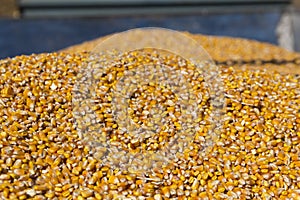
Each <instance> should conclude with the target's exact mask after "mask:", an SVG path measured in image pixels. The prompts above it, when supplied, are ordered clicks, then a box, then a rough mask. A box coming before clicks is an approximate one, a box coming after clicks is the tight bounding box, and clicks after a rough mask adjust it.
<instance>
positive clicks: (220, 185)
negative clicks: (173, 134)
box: [0, 38, 300, 199]
mask: <svg viewBox="0 0 300 200" xmlns="http://www.w3.org/2000/svg"><path fill="white" fill-rule="evenodd" d="M224 41H226V38H225V39H224ZM214 42H215V40H214V39H210V40H209V42H207V44H211V43H213V45H212V46H214V47H217V48H219V46H223V45H224V44H223V43H214ZM253 45H254V46H255V49H254V50H255V51H249V52H252V53H249V52H247V51H246V52H245V50H246V49H247V48H241V47H239V48H234V49H233V50H231V51H234V52H233V54H234V55H237V56H239V57H241V58H245V59H247V58H249V59H253V58H255V56H261V55H260V53H261V52H260V49H263V48H264V47H263V46H261V44H256V43H255V44H253ZM204 46H205V45H204ZM233 46H234V45H233ZM227 47H229V48H232V45H227ZM223 49H226V48H223ZM210 51H211V52H212V53H211V55H212V56H213V57H214V59H219V60H222V59H226V58H224V57H222V56H224V52H223V50H222V52H223V53H220V52H218V50H215V51H213V49H212V48H211V50H210ZM217 52H218V53H217ZM268 52H269V51H268ZM271 52H272V50H271ZM274 52H277V53H274V54H276V55H274V57H276V56H285V57H287V58H289V57H290V54H287V53H284V52H282V51H281V50H278V49H276V50H274ZM225 54H226V53H225ZM262 55H265V56H266V57H270V56H272V53H268V54H263V53H262ZM87 56H88V54H85V53H81V54H65V53H52V54H40V55H31V56H19V57H16V58H12V59H5V60H1V61H0V71H1V74H0V91H1V93H0V116H1V117H0V122H1V124H0V137H1V140H0V147H1V148H0V149H1V150H0V152H1V155H0V156H1V157H0V158H1V159H0V199H9V198H14V199H18V198H19V199H28V198H30V197H31V196H32V198H35V199H43V197H46V198H49V199H54V198H58V199H60V198H67V199H88V198H90V199H93V198H95V199H113V198H114V197H116V198H118V197H119V198H121V199H124V198H129V199H130V198H131V197H133V196H135V197H137V198H138V197H140V198H143V197H144V199H147V198H148V199H151V198H152V199H164V198H166V199H169V198H178V199H180V198H181V199H185V198H184V197H186V198H188V197H191V199H193V198H194V199H196V198H200V199H255V198H259V197H261V198H265V199H268V198H269V199H284V198H290V199H297V198H298V199H299V192H300V191H299V190H300V184H299V182H300V177H299V174H300V158H299V153H300V149H299V146H300V145H299V143H300V114H299V110H300V108H299V105H300V101H299V99H300V98H299V97H300V93H299V90H300V86H299V84H300V83H299V75H298V76H296V75H295V76H294V75H283V74H280V73H268V71H263V70H258V71H251V70H244V71H242V70H239V69H237V68H225V67H224V68H222V76H223V81H224V84H225V87H226V89H225V95H226V96H227V99H226V108H225V109H226V113H225V115H226V116H225V117H226V119H227V118H228V120H227V121H226V123H224V127H223V130H222V133H221V136H220V137H219V138H218V141H217V142H216V143H215V145H214V146H213V147H212V148H211V149H210V150H209V152H208V153H207V154H205V155H203V154H201V151H200V150H199V147H198V141H201V137H203V135H205V132H206V131H207V130H208V128H207V124H205V125H202V126H201V131H200V132H199V133H198V134H197V139H195V143H193V144H192V147H193V150H194V151H189V152H186V156H185V157H184V158H181V159H178V160H176V161H174V163H173V165H171V166H166V167H164V168H162V171H161V172H160V171H158V172H155V173H153V174H149V175H148V176H149V177H148V176H147V177H146V178H148V179H141V177H139V176H138V175H136V174H131V173H130V172H126V171H122V172H120V171H119V172H118V171H115V170H113V169H111V168H110V166H103V165H102V164H101V162H100V161H99V160H97V159H95V158H94V157H93V156H92V155H91V154H90V150H89V149H88V147H86V146H85V145H84V143H83V142H82V141H81V139H80V138H79V137H78V136H77V132H76V130H75V129H74V127H73V122H74V121H73V119H72V116H70V115H69V113H70V112H71V111H72V109H71V108H72V104H71V96H72V86H73V84H74V77H75V75H76V73H77V72H78V70H79V67H81V66H83V62H84V61H85V60H86V59H87ZM227 56H228V55H227ZM228 58H229V57H228ZM271 58H273V57H271ZM152 86H153V85H152ZM103 90H105V88H103ZM103 98H104V97H103ZM110 98H111V97H107V99H106V100H107V101H111V99H110ZM156 103H157V102H156V101H154V100H152V101H151V102H150V103H149V104H150V105H155V104H156ZM169 103H170V107H169V111H170V112H175V108H173V107H172V103H171V102H169ZM95 109H97V112H99V118H101V120H104V121H106V122H108V124H111V127H112V128H113V129H117V128H118V127H117V126H116V124H115V123H111V122H112V120H111V119H112V116H110V115H108V113H105V110H101V109H100V108H95ZM100 114H101V115H100ZM144 114H145V113H144ZM146 114H147V113H146ZM135 116H138V117H141V116H142V113H141V114H140V115H137V114H136V115H135ZM137 120H138V121H139V119H137ZM145 122H146V121H145V120H144V121H141V123H145ZM174 122H176V121H174ZM200 122H201V120H199V123H200ZM174 124H178V122H176V123H174ZM179 125H180V124H179ZM160 138H161V139H158V141H160V142H161V141H164V140H165V137H164V135H162V136H161V137H160ZM130 144H132V145H136V143H135V142H134V141H131V143H130ZM31 188H33V189H31Z"/></svg>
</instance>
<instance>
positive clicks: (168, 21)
mask: <svg viewBox="0 0 300 200" xmlns="http://www.w3.org/2000/svg"><path fill="white" fill-rule="evenodd" d="M149 26H155V27H164V28H170V29H174V30H180V31H189V32H191V33H200V34H209V35H217V36H232V37H242V38H248V39H254V40H258V41H262V42H269V43H272V44H277V45H280V46H282V47H284V48H286V49H289V50H294V51H300V40H298V39H297V38H299V36H300V0H294V1H293V0H0V59H1V58H5V57H12V56H16V55H20V54H31V53H41V52H51V51H55V50H59V49H62V48H65V47H67V46H70V45H73V44H77V43H81V42H83V41H86V40H91V39H94V38H97V37H100V36H104V35H107V34H110V33H114V32H120V31H124V30H128V29H132V28H137V27H149Z"/></svg>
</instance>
